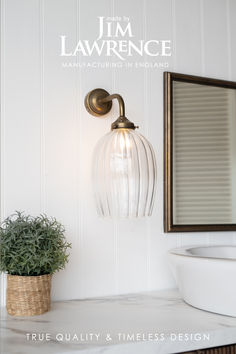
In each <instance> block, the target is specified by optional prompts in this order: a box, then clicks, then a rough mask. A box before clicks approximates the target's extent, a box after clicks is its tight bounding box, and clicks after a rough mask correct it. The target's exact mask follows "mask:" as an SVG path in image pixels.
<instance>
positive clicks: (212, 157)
mask: <svg viewBox="0 0 236 354" xmlns="http://www.w3.org/2000/svg"><path fill="white" fill-rule="evenodd" d="M172 95H173V98H172V99H173V101H172V104H173V108H172V112H173V123H172V124H173V132H172V139H173V142H172V144H173V145H172V154H173V156H172V159H173V160H172V163H173V165H172V168H173V170H172V174H173V181H172V183H173V185H172V188H173V189H172V191H173V224H176V225H181V224H183V225H191V224H195V225H196V224H201V225H202V224H232V223H235V224H236V90H235V89H230V88H225V87H217V86H212V85H202V84H197V83H191V82H183V81H173V87H172Z"/></svg>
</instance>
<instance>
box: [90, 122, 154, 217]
mask: <svg viewBox="0 0 236 354" xmlns="http://www.w3.org/2000/svg"><path fill="white" fill-rule="evenodd" d="M92 175H93V185H94V191H95V199H96V205H97V211H98V214H99V215H100V216H103V217H112V218H129V217H131V218H132V217H142V216H150V215H151V214H152V209H153V203H154V197H155V187H156V160H155V155H154V151H153V148H152V146H151V144H150V143H149V142H148V141H147V140H146V139H145V138H144V137H143V136H142V135H141V134H139V133H137V132H136V131H134V130H133V129H114V130H113V131H111V132H109V133H108V134H106V135H105V136H104V137H103V138H101V139H100V140H99V141H98V143H97V145H96V147H95V151H94V156H93V174H92Z"/></svg>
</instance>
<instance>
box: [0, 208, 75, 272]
mask: <svg viewBox="0 0 236 354" xmlns="http://www.w3.org/2000/svg"><path fill="white" fill-rule="evenodd" d="M64 233H65V229H64V227H63V226H62V224H60V223H59V222H58V221H57V220H56V219H55V218H48V217H47V216H46V215H40V216H37V217H32V216H28V215H25V214H24V213H22V212H19V211H18V212H16V213H15V214H13V215H11V216H9V217H8V218H6V219H5V220H4V221H3V223H2V224H1V226H0V271H2V272H6V273H8V274H11V275H31V276H35V275H44V274H52V273H54V272H56V271H59V270H60V269H63V268H65V265H66V263H67V262H68V257H69V254H68V253H67V250H68V248H71V244H70V243H68V242H67V241H66V239H65V236H64Z"/></svg>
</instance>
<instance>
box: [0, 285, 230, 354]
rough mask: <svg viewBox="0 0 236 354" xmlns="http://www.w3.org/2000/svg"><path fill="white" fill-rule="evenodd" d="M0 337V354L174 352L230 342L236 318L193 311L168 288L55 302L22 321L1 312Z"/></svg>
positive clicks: (3, 310)
mask: <svg viewBox="0 0 236 354" xmlns="http://www.w3.org/2000/svg"><path fill="white" fill-rule="evenodd" d="M108 334H109V335H110V336H109V338H111V339H109V338H108ZM181 334H185V335H188V337H186V338H185V339H181V337H179V336H181ZM33 335H35V336H36V340H35V339H33V338H32V336H33ZM46 335H47V339H48V340H46ZM66 335H68V337H66ZM86 335H87V336H88V340H87V341H86V340H85V339H86V338H85V337H86ZM96 335H97V337H96ZM123 335H124V337H125V338H124V337H123ZM127 335H131V337H130V339H129V338H127ZM132 335H134V336H135V337H136V339H135V340H133V338H132ZM155 335H156V336H157V337H155V338H158V339H159V340H152V336H155ZM190 335H192V336H193V339H192V340H189V338H190ZM27 336H28V339H27ZM69 336H71V337H70V338H69ZM119 336H120V337H119ZM148 336H149V340H147V339H148ZM204 336H205V337H204ZM0 337H1V341H0V353H1V354H8V353H11V354H13V353H14V354H28V353H30V354H34V353H35V354H37V353H45V354H51V353H58V354H59V353H64V354H68V353H71V354H73V353H86V354H87V353H88V354H90V353H91V354H92V353H108V354H110V353H111V354H133V353H135V354H144V353H145V354H149V353H150V354H152V353H155V354H157V353H158V354H162V353H179V352H183V351H188V350H193V349H200V348H206V347H214V346H220V345H226V344H232V343H235V342H236V318H232V317H226V316H222V315H217V314H213V313H209V312H204V311H201V310H198V309H195V308H193V307H191V306H189V305H187V304H185V303H184V302H183V301H182V300H181V298H180V296H179V294H178V292H177V291H176V290H168V291H159V292H149V293H142V294H135V295H120V296H113V297H109V298H107V297H106V298H97V299H88V300H77V301H64V302H55V303H53V304H52V309H51V311H50V312H48V313H46V314H44V315H41V316H35V317H28V318H14V317H11V316H9V315H8V314H7V313H6V310H5V309H4V308H2V309H1V320H0ZM61 337H63V341H60V339H61ZM97 338H98V339H97ZM42 339H43V340H42Z"/></svg>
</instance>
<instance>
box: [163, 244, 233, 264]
mask: <svg viewBox="0 0 236 354" xmlns="http://www.w3.org/2000/svg"><path fill="white" fill-rule="evenodd" d="M227 247H229V248H235V249H236V245H191V246H185V247H181V248H174V249H171V250H169V251H168V253H169V254H173V255H176V256H184V257H192V258H203V259H217V260H219V261H231V262H235V261H236V251H235V258H231V257H216V256H212V255H209V256H207V255H200V254H192V253H191V250H192V249H197V248H204V249H207V248H227Z"/></svg>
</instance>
